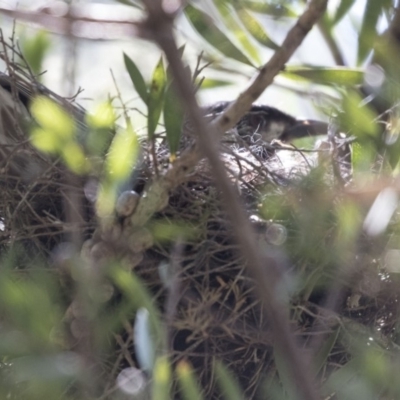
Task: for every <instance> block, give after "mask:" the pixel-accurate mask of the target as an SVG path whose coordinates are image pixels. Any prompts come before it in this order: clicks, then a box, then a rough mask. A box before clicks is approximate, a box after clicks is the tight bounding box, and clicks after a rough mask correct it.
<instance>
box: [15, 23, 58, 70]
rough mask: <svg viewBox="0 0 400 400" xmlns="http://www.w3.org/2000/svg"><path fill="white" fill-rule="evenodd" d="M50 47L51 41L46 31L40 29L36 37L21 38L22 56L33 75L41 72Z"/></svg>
mask: <svg viewBox="0 0 400 400" xmlns="http://www.w3.org/2000/svg"><path fill="white" fill-rule="evenodd" d="M50 46H51V40H50V37H49V34H48V32H47V31H45V30H43V29H41V30H39V31H38V32H37V33H36V35H30V36H29V37H25V36H24V35H23V36H22V39H21V47H22V54H23V55H24V58H25V60H26V61H27V62H28V64H29V66H30V68H31V69H32V71H33V73H34V74H40V73H41V72H42V65H43V60H44V58H45V56H46V53H47V52H48V50H49V48H50Z"/></svg>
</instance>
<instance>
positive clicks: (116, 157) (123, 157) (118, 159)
mask: <svg viewBox="0 0 400 400" xmlns="http://www.w3.org/2000/svg"><path fill="white" fill-rule="evenodd" d="M138 155H139V143H138V138H137V135H136V132H135V131H134V130H133V129H132V127H128V128H127V129H121V130H120V131H119V132H118V133H117V134H116V135H115V136H114V139H113V141H112V143H111V145H110V150H109V153H108V155H107V159H106V172H107V175H108V177H109V178H110V180H111V181H113V182H121V181H124V180H125V179H126V178H127V177H128V176H129V174H130V173H131V171H132V169H133V167H134V166H135V164H136V161H137V158H138Z"/></svg>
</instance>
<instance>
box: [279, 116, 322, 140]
mask: <svg viewBox="0 0 400 400" xmlns="http://www.w3.org/2000/svg"><path fill="white" fill-rule="evenodd" d="M327 133H328V124H327V123H326V122H322V121H314V120H310V119H307V120H297V121H296V124H295V125H293V126H291V127H290V128H288V129H286V130H285V131H284V132H283V133H282V135H281V136H280V137H279V140H283V141H290V140H293V139H298V138H302V137H307V136H318V135H326V134H327Z"/></svg>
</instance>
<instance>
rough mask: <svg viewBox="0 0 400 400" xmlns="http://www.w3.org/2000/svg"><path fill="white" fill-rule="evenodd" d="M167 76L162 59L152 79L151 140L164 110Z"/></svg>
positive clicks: (148, 124) (149, 105) (150, 96)
mask: <svg viewBox="0 0 400 400" xmlns="http://www.w3.org/2000/svg"><path fill="white" fill-rule="evenodd" d="M166 79H167V78H166V74H165V69H164V62H163V59H162V57H161V58H160V61H159V62H158V64H157V66H156V68H155V70H154V72H153V77H152V79H151V85H150V93H149V97H148V102H147V108H148V121H147V132H148V138H149V139H150V140H152V139H153V137H154V132H155V131H156V128H157V124H158V120H159V119H160V115H161V111H162V109H163V101H164V93H165V87H166Z"/></svg>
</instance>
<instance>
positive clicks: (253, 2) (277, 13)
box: [240, 0, 297, 17]
mask: <svg viewBox="0 0 400 400" xmlns="http://www.w3.org/2000/svg"><path fill="white" fill-rule="evenodd" d="M271 3H272V2H267V1H258V0H240V4H241V5H243V7H245V8H247V9H248V10H250V11H254V12H257V13H260V14H268V15H271V16H273V17H297V13H296V12H294V11H293V10H291V9H290V8H289V7H288V6H284V5H282V4H279V3H277V4H273V3H272V4H271Z"/></svg>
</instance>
